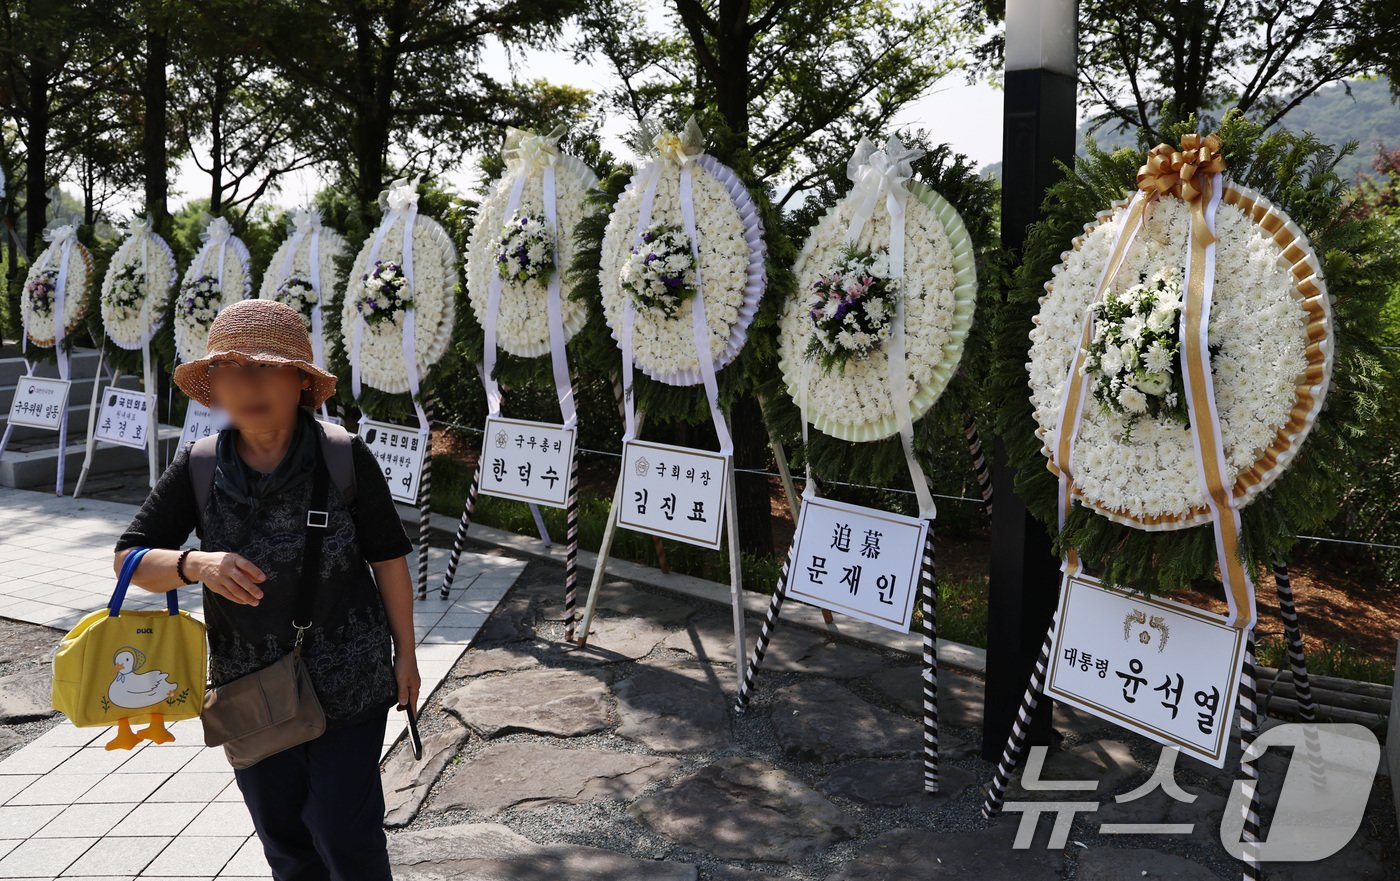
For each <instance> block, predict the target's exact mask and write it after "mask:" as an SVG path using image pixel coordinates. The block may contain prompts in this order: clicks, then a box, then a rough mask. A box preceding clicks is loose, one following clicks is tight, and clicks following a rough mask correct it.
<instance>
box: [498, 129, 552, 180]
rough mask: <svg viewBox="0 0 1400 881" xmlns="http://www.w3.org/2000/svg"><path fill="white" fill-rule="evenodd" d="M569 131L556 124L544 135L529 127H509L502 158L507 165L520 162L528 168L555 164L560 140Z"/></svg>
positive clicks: (502, 149)
mask: <svg viewBox="0 0 1400 881" xmlns="http://www.w3.org/2000/svg"><path fill="white" fill-rule="evenodd" d="M567 131H568V129H566V128H565V127H564V126H562V125H556V126H555V127H554V128H553V129H551V130H550V131H549V132H548V133H546V134H543V135H542V134H539V133H537V132H533V131H530V130H528V129H519V128H513V127H512V128H508V129H506V142H505V146H504V147H502V148H501V158H502V159H504V160H505V161H506V164H507V165H515V164H519V165H521V166H523V167H524V168H525V169H528V170H533V169H537V168H543V167H544V166H546V165H553V164H555V163H556V162H558V161H559V141H560V139H561V138H563V137H564V134H565V132H567Z"/></svg>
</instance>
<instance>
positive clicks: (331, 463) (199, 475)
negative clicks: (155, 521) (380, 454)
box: [190, 419, 357, 529]
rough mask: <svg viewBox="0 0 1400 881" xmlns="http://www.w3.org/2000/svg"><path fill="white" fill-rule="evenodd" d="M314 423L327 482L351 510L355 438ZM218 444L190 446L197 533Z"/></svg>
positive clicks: (211, 439) (209, 440) (210, 439)
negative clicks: (317, 432)
mask: <svg viewBox="0 0 1400 881" xmlns="http://www.w3.org/2000/svg"><path fill="white" fill-rule="evenodd" d="M316 423H317V425H319V426H320V428H321V456H322V458H323V459H324V460H325V463H326V470H327V471H329V472H330V477H331V482H332V483H334V484H335V488H336V489H337V490H339V492H340V497H341V498H342V499H343V500H344V501H345V505H346V506H347V507H351V506H353V505H354V504H355V494H356V487H357V484H356V481H355V460H354V455H353V452H352V447H351V441H353V440H354V438H355V436H354V435H353V434H351V433H350V432H348V431H346V430H345V428H344V426H340V425H336V424H335V423H334V422H322V421H321V420H319V419H317V420H316ZM218 443H219V436H218V434H211V435H209V436H207V437H202V438H200V439H199V440H197V441H195V442H194V443H192V444H190V484H191V485H192V486H193V487H194V504H195V513H196V516H197V517H198V518H199V523H200V528H201V529H203V527H204V507H205V505H207V504H209V491H210V490H211V489H212V488H213V486H214V465H215V462H216V459H215V453H216V451H217V449H218Z"/></svg>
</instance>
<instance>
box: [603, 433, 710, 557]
mask: <svg viewBox="0 0 1400 881" xmlns="http://www.w3.org/2000/svg"><path fill="white" fill-rule="evenodd" d="M730 463H731V457H729V456H723V455H720V454H719V453H711V452H709V451H707V450H694V449H691V448H689V447H673V446H670V445H669V444H657V443H652V442H650V441H639V440H631V441H628V442H627V443H625V444H623V446H622V507H621V509H620V510H619V512H618V515H617V523H618V525H619V526H625V527H627V528H628V529H635V530H636V531H638V532H645V533H647V534H649V535H659V536H661V537H662V538H674V539H678V540H680V541H683V542H688V543H690V544H693V545H699V546H701V547H703V548H709V549H711V550H716V551H717V550H719V546H720V540H721V538H722V537H723V535H724V515H725V507H724V505H725V496H726V495H727V489H728V486H729V479H728V478H729V474H728V471H729V467H730Z"/></svg>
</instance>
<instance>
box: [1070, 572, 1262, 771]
mask: <svg viewBox="0 0 1400 881" xmlns="http://www.w3.org/2000/svg"><path fill="white" fill-rule="evenodd" d="M1055 620H1056V624H1055V643H1054V647H1053V648H1054V651H1053V652H1052V653H1051V655H1050V670H1049V674H1048V675H1049V678H1048V681H1047V688H1046V693H1047V694H1049V695H1051V696H1052V697H1054V698H1055V699H1057V700H1062V701H1065V702H1066V703H1069V704H1072V705H1074V706H1076V707H1079V708H1080V709H1083V710H1086V711H1088V712H1090V713H1093V714H1094V715H1096V716H1099V717H1100V718H1103V719H1107V720H1108V721H1110V722H1115V723H1117V724H1119V725H1122V726H1123V727H1124V728H1127V729H1129V730H1131V731H1136V732H1137V733H1139V734H1141V735H1143V736H1145V737H1149V738H1151V739H1153V740H1156V741H1157V742H1159V743H1164V744H1167V745H1169V746H1175V747H1178V748H1180V749H1181V750H1182V751H1183V752H1186V753H1189V754H1190V755H1193V756H1196V757H1197V758H1199V759H1201V760H1203V761H1206V762H1209V763H1211V764H1212V765H1214V766H1215V767H1217V768H1220V767H1223V766H1224V764H1225V753H1226V749H1227V747H1228V746H1229V733H1230V721H1231V717H1232V715H1233V713H1234V708H1235V699H1236V698H1237V697H1238V695H1239V688H1240V668H1241V665H1242V663H1243V661H1244V631H1243V630H1239V629H1237V628H1234V627H1230V626H1229V625H1227V624H1226V623H1225V619H1224V618H1223V617H1221V616H1220V615H1215V614H1212V613H1210V612H1206V611H1203V610H1201V609H1196V608H1192V607H1191V606H1186V605H1182V604H1181V603H1174V602H1171V601H1169V600H1161V599H1148V598H1146V597H1143V596H1139V595H1136V594H1131V593H1127V592H1124V591H1120V590H1115V589H1112V588H1109V587H1107V586H1105V585H1104V584H1102V583H1101V582H1099V581H1097V580H1096V579H1093V578H1090V577H1088V576H1084V575H1075V576H1069V577H1066V578H1065V583H1064V586H1063V587H1062V588H1061V591H1060V608H1059V611H1058V612H1057V613H1056V619H1055Z"/></svg>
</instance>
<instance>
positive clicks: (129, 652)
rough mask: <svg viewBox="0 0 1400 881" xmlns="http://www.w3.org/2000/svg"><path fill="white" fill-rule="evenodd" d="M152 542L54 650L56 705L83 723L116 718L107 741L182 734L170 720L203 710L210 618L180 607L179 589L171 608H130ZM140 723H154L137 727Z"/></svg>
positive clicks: (130, 558)
mask: <svg viewBox="0 0 1400 881" xmlns="http://www.w3.org/2000/svg"><path fill="white" fill-rule="evenodd" d="M148 550H150V548H136V549H134V550H133V551H132V552H131V553H129V554H127V555H126V559H125V560H124V561H123V562H122V569H121V574H120V575H119V576H118V577H117V587H116V590H114V591H113V592H112V601H111V602H110V603H108V605H107V608H105V609H99V610H98V611H96V612H91V613H89V614H88V615H85V616H84V617H83V619H82V620H81V621H79V622H78V624H77V626H75V627H74V628H73V629H72V630H70V631H68V634H67V635H66V636H64V637H63V641H62V642H60V643H59V645H58V650H57V651H56V652H55V653H54V658H53V707H54V709H55V710H58V711H59V712H60V713H63V714H64V715H65V716H67V717H68V718H69V720H70V721H72V723H73V724H74V725H77V726H79V727H86V726H96V725H116V726H117V735H116V737H115V738H113V739H112V741H111V742H109V743H108V744H107V749H131V748H132V747H134V746H136V745H137V744H138V743H140V742H141V741H142V740H150V741H152V742H154V743H167V742H169V741H171V740H174V739H175V737H174V735H172V734H171V733H170V732H168V731H166V730H165V723H166V722H167V721H174V720H176V719H188V718H190V717H192V716H198V715H199V713H200V710H201V708H202V707H203V706H204V684H205V675H206V660H207V649H206V647H205V643H204V622H202V621H200V620H199V619H198V618H195V617H194V616H192V615H190V613H189V612H182V611H180V609H179V606H178V605H177V603H176V598H175V591H173V590H172V591H168V592H167V593H166V595H165V596H166V602H167V610H166V611H163V612H156V611H150V612H136V611H130V612H123V611H122V600H123V599H125V598H126V590H127V587H128V586H129V585H130V584H131V577H132V575H133V574H134V573H135V572H136V567H137V566H138V565H139V564H140V562H141V558H142V557H143V556H145V554H146V552H147V551H148ZM133 723H134V724H142V723H149V724H147V727H146V728H144V729H142V730H140V731H133V730H132V729H131V726H132V724H133Z"/></svg>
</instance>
